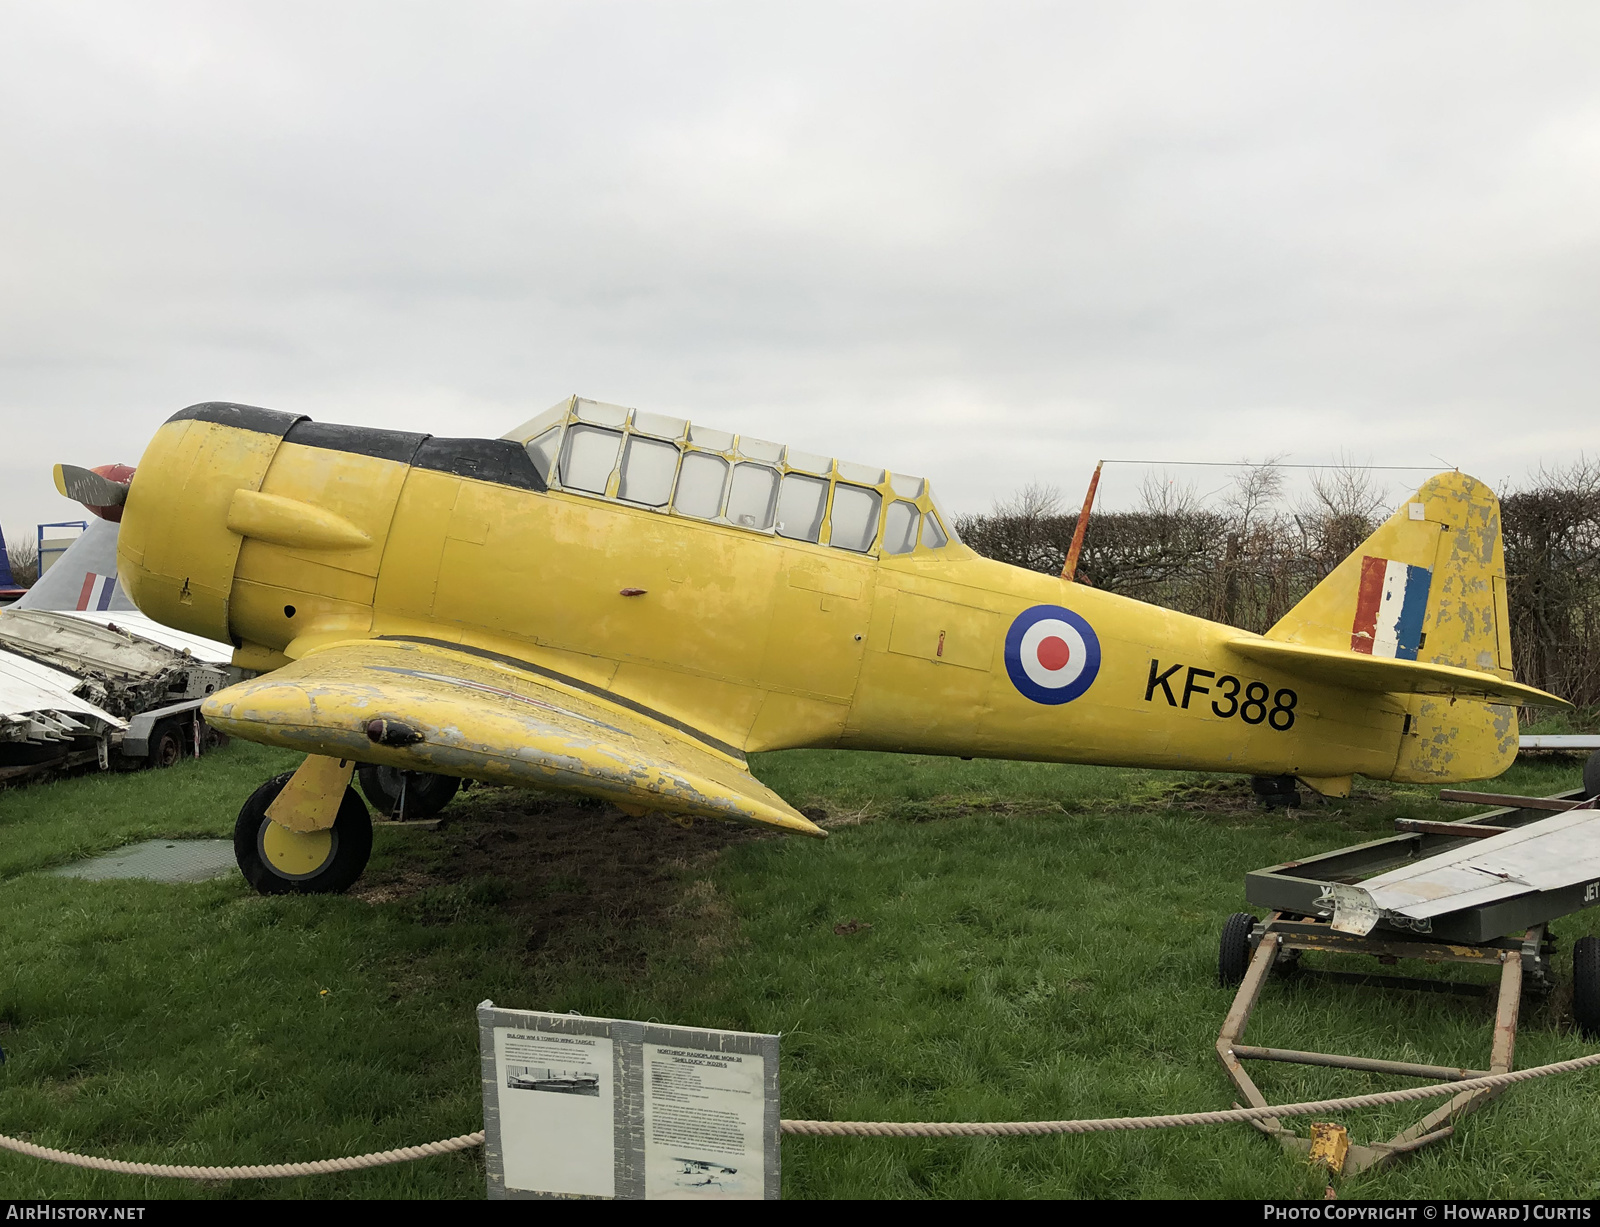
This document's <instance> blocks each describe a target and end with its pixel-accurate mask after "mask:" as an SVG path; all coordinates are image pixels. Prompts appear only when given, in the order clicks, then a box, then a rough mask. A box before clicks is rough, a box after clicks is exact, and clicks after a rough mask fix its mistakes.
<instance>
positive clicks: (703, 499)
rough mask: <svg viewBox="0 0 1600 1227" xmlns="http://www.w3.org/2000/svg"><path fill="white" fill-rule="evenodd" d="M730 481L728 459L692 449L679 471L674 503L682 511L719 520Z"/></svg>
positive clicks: (684, 513) (675, 507)
mask: <svg viewBox="0 0 1600 1227" xmlns="http://www.w3.org/2000/svg"><path fill="white" fill-rule="evenodd" d="M727 483H728V462H727V461H726V460H724V459H723V458H722V457H721V456H709V455H707V454H706V453H705V452H690V453H689V454H688V455H686V456H685V457H684V458H683V470H682V471H681V472H680V473H679V474H678V492H677V494H676V495H675V496H674V497H673V500H672V506H673V508H674V509H675V510H676V511H678V512H679V513H680V514H682V515H686V516H695V517H697V518H698V519H701V520H715V519H716V518H717V514H718V513H719V512H720V511H721V510H722V488H723V486H725V485H727Z"/></svg>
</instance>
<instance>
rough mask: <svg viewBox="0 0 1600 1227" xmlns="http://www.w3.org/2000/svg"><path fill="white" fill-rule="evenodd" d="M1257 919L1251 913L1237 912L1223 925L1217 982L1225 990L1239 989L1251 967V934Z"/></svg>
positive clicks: (1219, 947)
mask: <svg viewBox="0 0 1600 1227" xmlns="http://www.w3.org/2000/svg"><path fill="white" fill-rule="evenodd" d="M1256 924H1257V921H1256V918H1255V917H1254V916H1252V915H1250V913H1249V912H1235V913H1234V914H1233V915H1232V916H1229V917H1228V919H1227V920H1226V921H1225V922H1224V923H1223V926H1222V941H1221V943H1220V944H1219V945H1218V947H1217V982H1218V983H1220V984H1221V985H1222V986H1223V987H1224V988H1237V987H1238V986H1239V985H1240V984H1241V983H1243V982H1244V973H1245V972H1246V971H1247V970H1248V969H1249V967H1250V955H1251V950H1250V934H1251V933H1252V932H1253V931H1254V930H1255V927H1256Z"/></svg>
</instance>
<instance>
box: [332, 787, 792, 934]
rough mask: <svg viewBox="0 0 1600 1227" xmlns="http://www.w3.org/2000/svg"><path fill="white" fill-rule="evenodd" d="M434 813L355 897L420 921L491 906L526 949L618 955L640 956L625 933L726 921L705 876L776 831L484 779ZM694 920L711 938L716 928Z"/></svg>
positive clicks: (373, 869)
mask: <svg viewBox="0 0 1600 1227" xmlns="http://www.w3.org/2000/svg"><path fill="white" fill-rule="evenodd" d="M441 817H442V818H443V819H444V821H443V822H441V824H440V826H439V827H438V829H436V830H433V831H424V830H415V831H410V832H407V837H406V840H405V843H404V844H403V845H402V847H401V848H400V849H399V850H391V851H390V853H389V854H388V855H387V856H383V857H378V858H375V859H374V863H373V864H372V865H371V866H370V867H369V868H368V870H367V873H366V875H365V876H364V877H363V878H362V880H361V881H360V882H359V883H357V885H356V888H355V889H354V890H353V891H352V892H351V894H352V895H353V896H354V897H355V898H357V899H361V900H363V901H365V902H367V903H372V904H375V905H382V904H396V905H401V906H404V907H406V908H407V909H408V910H409V911H411V912H412V913H414V916H415V919H417V920H418V921H420V922H421V923H444V924H448V923H451V922H452V921H454V920H457V919H460V918H461V917H462V916H463V915H465V914H467V913H469V912H482V911H484V910H492V911H493V912H494V913H496V914H497V915H499V916H501V917H503V918H504V919H506V920H508V921H510V922H511V923H512V924H513V925H514V926H515V928H516V930H517V932H518V935H519V938H520V940H521V942H522V945H523V946H524V948H525V949H526V950H527V951H529V952H530V953H532V952H535V951H539V950H543V949H544V948H546V947H548V946H550V945H552V944H555V945H558V946H569V945H572V944H574V943H576V944H580V945H592V944H593V943H594V942H595V941H596V940H600V941H601V942H602V944H604V945H607V946H611V947H613V949H612V950H611V953H612V954H613V955H619V954H620V955H624V956H625V957H624V961H628V960H627V958H626V956H627V955H628V954H629V953H630V951H629V950H623V949H620V948H616V947H619V946H620V947H628V948H630V949H631V948H633V947H638V950H637V952H636V953H637V954H638V957H641V958H642V957H643V943H642V942H641V941H638V940H634V938H633V937H631V936H630V935H643V934H644V933H646V932H648V931H652V930H660V929H662V928H666V927H671V926H675V925H679V924H682V923H683V922H684V921H685V920H686V919H687V920H698V921H705V922H712V921H721V920H723V919H724V917H723V916H722V915H721V912H722V911H723V908H722V904H721V902H720V900H719V899H718V898H717V897H716V892H715V890H714V888H713V885H712V883H711V882H710V880H709V877H708V872H709V870H710V868H711V865H712V864H713V863H714V862H715V860H716V858H717V856H718V855H719V854H720V853H721V852H722V850H723V849H724V848H727V847H729V846H731V845H733V844H736V843H744V842H748V841H749V840H752V839H771V838H781V836H775V835H772V834H769V833H768V832H765V831H761V830H758V829H755V828H751V827H747V826H743V825H738V824H734V823H724V822H714V821H709V820H706V819H699V820H696V821H695V822H694V823H693V825H692V826H691V827H689V828H688V829H685V828H684V827H681V826H679V825H677V824H676V823H674V822H671V821H669V820H667V819H665V818H663V817H660V816H659V815H646V816H645V817H642V818H633V817H630V816H628V815H627V814H624V813H622V812H621V811H620V810H618V809H616V808H615V807H613V806H610V805H606V804H604V803H601V802H595V801H589V800H586V799H581V798H574V799H569V798H566V797H562V796H558V795H552V794H541V793H535V792H528V791H525V790H521V789H511V788H486V787H481V786H480V787H475V788H473V789H472V790H471V791H470V792H468V793H466V794H465V795H464V796H460V797H458V798H457V799H456V800H455V801H453V802H452V803H451V804H450V806H449V807H448V808H446V809H445V810H444V812H443V814H442V815H441ZM380 829H381V825H380ZM699 927H700V928H701V930H702V935H703V936H707V937H709V936H711V933H712V932H713V931H718V930H720V929H721V928H722V927H723V926H722V925H721V924H704V925H700V926H699Z"/></svg>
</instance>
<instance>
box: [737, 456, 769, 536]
mask: <svg viewBox="0 0 1600 1227" xmlns="http://www.w3.org/2000/svg"><path fill="white" fill-rule="evenodd" d="M777 494H778V473H777V470H776V469H769V468H768V467H767V466H766V465H764V464H736V465H734V466H733V484H732V486H730V487H729V489H728V522H729V523H730V524H737V525H738V526H739V527H740V528H760V529H768V528H771V527H772V512H773V504H775V503H776V502H777V501H778V500H777Z"/></svg>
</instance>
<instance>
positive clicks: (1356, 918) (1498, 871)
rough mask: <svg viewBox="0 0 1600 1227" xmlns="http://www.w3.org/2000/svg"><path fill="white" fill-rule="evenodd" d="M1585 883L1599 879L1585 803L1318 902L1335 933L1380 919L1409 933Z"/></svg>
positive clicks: (1598, 823) (1596, 840) (1596, 827)
mask: <svg viewBox="0 0 1600 1227" xmlns="http://www.w3.org/2000/svg"><path fill="white" fill-rule="evenodd" d="M1591 879H1600V811H1597V810H1596V809H1595V808H1594V803H1593V802H1592V801H1591V802H1588V803H1587V804H1586V805H1585V806H1584V807H1583V808H1581V809H1571V810H1568V811H1567V812H1566V813H1564V814H1556V815H1554V816H1552V817H1549V818H1544V819H1541V820H1540V821H1538V822H1531V823H1529V824H1528V825H1527V826H1525V827H1519V828H1518V829H1516V830H1515V831H1506V832H1505V833H1504V834H1501V835H1492V836H1490V837H1489V838H1488V839H1482V840H1477V841H1474V842H1473V843H1472V844H1469V845H1467V846H1466V847H1462V848H1457V849H1455V850H1453V851H1450V852H1444V853H1440V854H1439V855H1438V856H1430V857H1428V858H1427V859H1426V860H1422V861H1418V862H1417V863H1416V864H1414V865H1405V866H1402V867H1401V868H1399V869H1392V870H1390V871H1389V872H1388V873H1381V874H1379V875H1377V876H1376V877H1374V878H1369V879H1367V881H1365V882H1363V883H1362V884H1361V885H1360V886H1346V885H1339V884H1336V885H1333V886H1331V887H1329V889H1328V893H1327V894H1326V895H1324V896H1323V897H1322V898H1321V899H1320V900H1318V902H1319V903H1322V904H1323V905H1324V906H1326V905H1329V904H1331V905H1332V906H1333V909H1334V912H1333V927H1334V928H1335V929H1338V930H1339V931H1340V932H1342V933H1356V934H1362V935H1365V934H1367V933H1370V932H1371V931H1372V929H1373V928H1374V926H1376V925H1377V923H1378V921H1380V920H1389V921H1390V922H1391V923H1394V924H1398V925H1399V926H1401V927H1403V928H1409V927H1414V925H1413V923H1412V922H1421V921H1427V920H1430V919H1431V918H1433V917H1435V916H1443V915H1445V914H1446V913H1448V912H1457V911H1461V910H1462V909H1464V908H1469V907H1479V906H1481V905H1483V904H1485V903H1493V902H1495V901H1497V900H1500V899H1509V898H1511V897H1512V896H1514V895H1521V894H1526V893H1527V892H1529V891H1547V890H1559V889H1560V888H1561V887H1563V886H1574V885H1576V884H1577V883H1579V882H1584V881H1588V880H1591Z"/></svg>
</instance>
